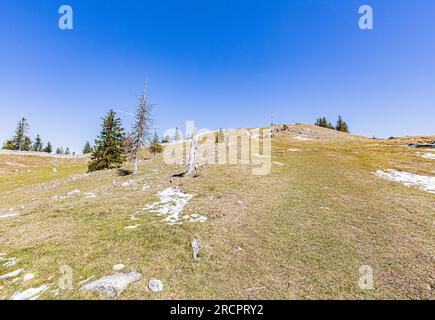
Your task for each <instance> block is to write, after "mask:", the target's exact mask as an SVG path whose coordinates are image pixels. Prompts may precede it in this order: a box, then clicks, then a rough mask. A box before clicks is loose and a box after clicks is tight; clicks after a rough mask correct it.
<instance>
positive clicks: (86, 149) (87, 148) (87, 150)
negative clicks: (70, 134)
mask: <svg viewBox="0 0 435 320" xmlns="http://www.w3.org/2000/svg"><path fill="white" fill-rule="evenodd" d="M89 153H92V147H91V144H90V143H89V141H86V143H85V146H84V147H83V154H89Z"/></svg>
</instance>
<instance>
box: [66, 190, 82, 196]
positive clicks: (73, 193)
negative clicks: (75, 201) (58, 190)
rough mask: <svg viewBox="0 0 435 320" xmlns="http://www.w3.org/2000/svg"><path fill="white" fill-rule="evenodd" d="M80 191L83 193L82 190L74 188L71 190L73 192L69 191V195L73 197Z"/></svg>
mask: <svg viewBox="0 0 435 320" xmlns="http://www.w3.org/2000/svg"><path fill="white" fill-rule="evenodd" d="M79 193H81V191H80V190H78V189H75V190H73V191H71V192H68V193H67V197H72V196H74V195H76V194H79Z"/></svg>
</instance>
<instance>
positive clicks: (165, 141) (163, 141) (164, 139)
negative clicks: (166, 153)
mask: <svg viewBox="0 0 435 320" xmlns="http://www.w3.org/2000/svg"><path fill="white" fill-rule="evenodd" d="M169 141H170V138H169V136H168V135H166V136H165V137H164V138H163V139H162V143H168V142H169Z"/></svg>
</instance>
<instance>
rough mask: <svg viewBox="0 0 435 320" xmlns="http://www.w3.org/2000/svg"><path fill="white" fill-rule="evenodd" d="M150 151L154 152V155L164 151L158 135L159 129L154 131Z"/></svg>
mask: <svg viewBox="0 0 435 320" xmlns="http://www.w3.org/2000/svg"><path fill="white" fill-rule="evenodd" d="M149 151H150V152H151V153H152V154H153V156H156V154H157V153H162V152H163V147H162V146H161V145H160V144H159V136H158V135H157V131H155V132H154V137H153V139H152V142H151V145H150V147H149Z"/></svg>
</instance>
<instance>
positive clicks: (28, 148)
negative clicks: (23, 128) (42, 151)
mask: <svg viewBox="0 0 435 320" xmlns="http://www.w3.org/2000/svg"><path fill="white" fill-rule="evenodd" d="M22 150H23V151H31V150H32V139H30V137H29V136H25V137H24V144H23V147H22Z"/></svg>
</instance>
